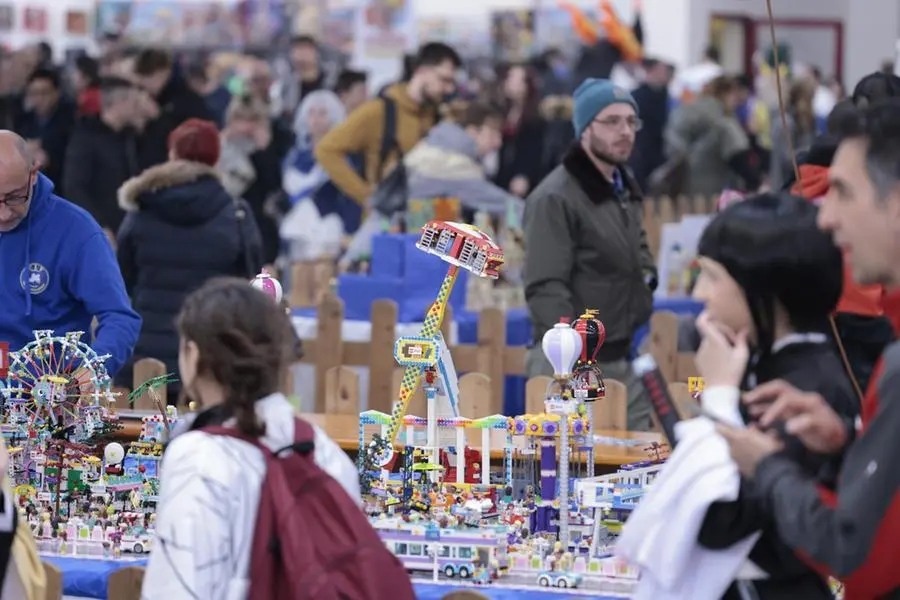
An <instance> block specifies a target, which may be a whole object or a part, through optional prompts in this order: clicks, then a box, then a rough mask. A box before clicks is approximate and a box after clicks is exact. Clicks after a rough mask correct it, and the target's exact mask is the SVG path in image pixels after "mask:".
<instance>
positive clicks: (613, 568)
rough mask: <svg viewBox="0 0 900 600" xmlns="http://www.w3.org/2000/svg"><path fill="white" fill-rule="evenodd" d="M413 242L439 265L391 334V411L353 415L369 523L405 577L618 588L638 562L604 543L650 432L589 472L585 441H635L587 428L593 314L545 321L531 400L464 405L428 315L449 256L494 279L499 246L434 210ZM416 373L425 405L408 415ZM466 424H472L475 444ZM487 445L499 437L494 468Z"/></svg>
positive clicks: (600, 391) (601, 335)
mask: <svg viewBox="0 0 900 600" xmlns="http://www.w3.org/2000/svg"><path fill="white" fill-rule="evenodd" d="M417 247H418V248H419V249H420V250H422V251H425V252H428V253H431V254H434V255H437V256H439V257H440V258H442V259H443V260H445V261H446V262H448V263H449V267H448V270H447V275H446V277H445V278H444V281H443V284H442V285H441V287H440V290H439V292H438V295H437V298H436V299H435V301H434V303H433V304H432V305H431V308H430V309H429V311H428V313H427V315H426V318H425V322H424V324H423V327H422V330H421V332H420V333H419V335H417V336H414V337H401V338H399V339H397V342H396V344H395V347H394V355H395V358H396V360H397V363H398V364H399V365H400V366H401V367H404V369H405V371H404V374H403V379H402V385H401V389H400V393H399V398H398V400H397V402H396V403H395V404H394V407H393V410H392V412H391V414H385V413H381V412H377V411H367V412H364V413H363V414H362V415H360V423H359V453H358V456H359V459H358V467H359V471H360V479H361V482H362V490H363V496H364V505H365V509H366V511H367V513H368V514H369V516H370V520H371V523H372V524H373V526H374V527H375V528H376V530H377V531H378V532H379V534H380V535H381V537H382V539H383V540H384V541H385V543H386V544H387V546H388V548H390V549H391V551H392V552H393V553H394V554H395V555H396V556H397V557H398V558H399V559H400V560H401V561H402V562H403V564H404V565H405V566H406V568H407V569H408V570H409V571H410V572H412V573H413V574H414V576H417V577H429V578H431V579H433V580H435V581H437V580H439V579H443V580H450V581H451V582H452V583H453V585H460V584H462V585H467V584H473V585H478V584H494V585H511V586H517V587H518V586H526V587H533V586H542V587H554V588H567V592H568V593H573V591H572V590H571V588H579V589H578V590H577V591H576V592H575V593H578V592H589V591H593V592H595V593H597V592H602V593H605V594H609V593H628V592H629V591H630V590H631V588H632V587H633V585H634V583H635V582H636V581H637V572H636V571H635V570H634V569H633V568H631V567H630V566H629V565H627V564H625V563H623V562H622V561H621V560H619V559H618V558H616V557H615V556H614V555H613V552H612V549H613V544H614V542H615V539H616V537H617V535H618V533H619V531H621V528H622V525H623V522H624V521H625V519H626V518H627V516H628V514H629V513H630V512H631V511H632V510H633V509H634V508H635V506H636V504H637V502H638V501H639V500H640V498H641V496H642V495H643V494H644V492H645V490H646V489H647V488H648V486H650V485H651V484H652V482H653V480H654V478H655V477H656V474H657V472H658V470H659V468H660V463H661V462H662V459H663V456H661V452H660V450H661V448H660V446H659V444H656V445H655V446H654V447H652V448H648V460H646V461H643V462H640V463H637V464H633V465H626V466H623V467H622V468H621V469H619V470H618V471H617V472H616V473H613V474H610V475H601V476H595V473H594V456H593V452H594V446H595V444H597V443H604V444H612V445H637V444H641V445H646V444H647V443H646V442H630V441H628V440H623V439H618V438H602V439H598V437H597V436H595V435H594V428H593V404H594V403H595V402H597V401H603V398H604V396H605V387H604V383H603V374H602V372H601V371H600V369H599V367H598V366H597V363H596V356H597V353H598V351H599V349H600V347H601V346H602V344H603V342H604V339H605V329H604V326H603V323H602V322H601V321H600V320H599V319H598V318H597V314H596V313H595V312H593V311H587V312H586V313H585V314H584V315H582V316H581V317H580V318H578V319H577V320H576V321H575V322H574V323H571V324H570V323H568V322H567V321H565V320H562V321H561V322H560V323H558V324H557V325H556V326H555V327H554V328H553V329H551V330H550V331H548V332H547V333H546V335H545V336H544V338H543V342H542V347H543V351H544V354H545V355H546V356H547V359H548V360H549V361H550V364H551V365H552V366H553V369H554V376H553V379H552V382H551V383H550V385H549V387H548V388H547V392H546V398H545V403H544V411H543V412H541V413H539V414H526V415H519V416H513V417H507V416H503V415H493V416H486V417H482V418H467V417H465V416H463V415H460V414H459V402H458V386H457V379H456V372H455V370H454V368H453V363H452V357H451V355H450V352H449V350H448V347H447V344H446V341H445V340H444V338H443V336H442V334H441V322H442V320H443V315H444V309H445V306H446V303H447V300H448V298H449V295H450V292H451V290H452V288H453V284H454V282H455V280H456V276H457V274H458V272H459V269H466V270H468V271H469V272H471V273H472V274H474V275H476V276H479V277H488V278H496V277H497V271H498V269H499V268H500V267H501V265H502V263H503V254H502V252H501V250H500V249H499V248H498V247H497V245H496V244H494V242H493V241H492V240H491V239H490V238H488V237H487V236H486V235H485V234H484V233H483V232H482V231H480V230H478V229H477V228H474V227H472V226H469V225H463V224H459V223H449V222H439V221H432V222H430V223H428V224H427V225H425V226H424V227H423V228H422V233H421V237H420V239H419V241H418V243H417ZM420 382H422V384H423V386H424V392H425V398H426V412H427V414H426V415H425V416H424V417H420V416H414V415H408V414H407V408H408V406H409V401H410V398H411V397H412V394H413V393H414V392H415V390H416V387H417V386H418V385H419V383H420ZM472 431H480V436H475V440H473V442H474V443H470V441H469V439H470V438H469V434H470V432H472ZM493 448H501V449H502V451H501V452H500V453H499V454H500V455H501V456H502V468H497V469H496V470H494V469H492V468H491V452H492V449H493ZM663 450H664V449H663ZM662 454H664V451H663V452H662Z"/></svg>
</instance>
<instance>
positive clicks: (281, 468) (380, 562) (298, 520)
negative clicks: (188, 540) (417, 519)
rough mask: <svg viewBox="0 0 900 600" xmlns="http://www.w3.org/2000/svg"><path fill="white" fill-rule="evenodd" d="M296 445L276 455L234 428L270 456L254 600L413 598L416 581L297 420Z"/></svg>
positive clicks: (216, 431) (223, 431) (256, 545)
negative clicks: (323, 463)
mask: <svg viewBox="0 0 900 600" xmlns="http://www.w3.org/2000/svg"><path fill="white" fill-rule="evenodd" d="M294 430H295V434H294V436H295V437H294V440H295V441H294V443H293V444H291V445H290V446H287V447H285V448H282V449H280V450H278V451H276V452H272V451H271V450H269V449H268V448H267V447H266V446H264V445H262V444H261V443H260V442H259V440H257V439H255V438H250V437H248V436H245V435H243V434H242V433H240V432H239V431H237V430H236V429H233V428H230V427H222V426H214V427H204V428H202V429H201V431H205V432H207V433H209V434H212V435H223V436H228V437H232V438H237V439H240V440H243V441H245V442H247V443H250V444H253V445H254V446H256V448H258V449H259V450H260V451H261V452H262V453H263V455H264V456H265V459H266V475H265V478H264V479H263V483H262V489H261V491H260V498H259V509H258V512H257V515H256V527H255V529H254V533H253V542H252V544H253V545H252V547H251V551H250V591H249V595H248V599H249V600H307V599H308V600H381V599H383V600H388V599H390V600H412V599H414V598H415V594H414V593H413V588H412V582H411V581H410V578H409V575H408V574H407V572H406V570H405V569H404V568H403V565H402V564H401V563H400V561H399V560H398V559H397V557H395V556H394V555H393V554H391V552H390V551H389V550H388V549H387V547H386V546H385V544H384V542H383V541H382V540H381V538H380V537H379V536H378V533H377V532H376V531H375V529H373V528H372V526H371V525H370V524H369V522H368V520H367V519H366V516H365V514H364V513H363V511H362V510H361V509H360V507H359V506H357V504H356V502H354V501H353V499H351V498H350V496H349V495H348V494H347V492H346V491H344V489H343V488H342V487H341V484H340V483H338V481H337V480H336V479H334V478H333V477H331V475H329V474H328V473H326V472H325V471H323V470H322V469H321V468H320V467H319V466H318V465H317V464H316V462H315V457H314V452H315V442H314V440H315V431H314V430H313V428H312V426H311V425H310V424H309V423H307V422H306V421H304V420H302V419H295V420H294Z"/></svg>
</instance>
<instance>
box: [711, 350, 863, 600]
mask: <svg viewBox="0 0 900 600" xmlns="http://www.w3.org/2000/svg"><path fill="white" fill-rule="evenodd" d="M751 374H752V377H755V379H756V383H757V384H761V383H765V382H767V381H773V380H775V379H783V380H785V381H787V382H788V383H790V384H792V385H793V386H795V387H797V388H798V389H800V390H802V391H806V392H817V393H819V394H821V396H822V397H823V398H825V400H826V401H827V402H828V403H829V404H830V405H831V407H832V408H833V409H834V410H835V412H837V413H838V414H839V415H841V416H842V417H843V418H844V419H846V420H847V421H848V422H850V423H853V422H854V421H855V419H856V417H857V415H858V414H859V402H858V399H857V397H856V394H855V393H854V391H853V387H852V386H851V384H850V380H849V378H848V377H847V374H846V371H845V370H844V366H843V364H842V363H841V359H840V358H839V356H838V354H837V350H836V349H835V348H834V346H833V345H832V344H831V342H830V340H829V341H828V342H826V343H819V344H814V343H795V344H790V345H788V346H785V347H784V348H782V349H781V350H780V351H778V352H777V353H775V354H773V355H771V356H769V357H767V358H764V359H762V360H760V361H759V363H758V364H757V365H755V366H754V367H753V368H752V369H751V370H750V371H749V373H748V378H749V375H751ZM741 409H742V414H743V417H744V420H745V421H746V422H747V423H750V422H751V419H750V417H749V415H748V414H747V412H746V408H745V407H744V406H743V405H742V407H741ZM783 452H784V454H785V455H786V456H788V457H790V459H791V460H792V461H793V462H795V463H797V464H799V465H800V466H801V467H802V468H803V470H804V471H805V472H806V473H807V474H808V475H809V476H810V477H813V478H815V479H817V480H818V482H819V484H820V485H822V486H824V487H826V488H832V489H833V487H834V486H835V484H836V483H837V477H836V475H837V472H838V470H839V468H840V457H833V456H823V455H820V454H815V453H813V452H810V451H809V450H807V449H806V448H805V447H804V446H803V444H802V443H800V442H799V441H798V440H797V439H796V438H792V437H788V438H786V440H785V449H784V451H783ZM766 511H767V508H766V507H765V506H763V504H762V502H760V501H759V499H758V498H757V497H756V496H755V495H754V489H753V482H752V481H748V480H742V481H741V491H740V496H739V497H738V500H736V501H735V502H714V503H713V504H712V506H711V507H710V509H709V511H708V512H707V514H706V519H705V520H704V522H703V526H702V528H701V530H700V537H699V542H700V544H701V545H703V546H705V547H707V548H711V549H724V548H727V547H729V546H731V545H732V544H735V543H737V542H738V541H740V540H742V539H744V538H745V537H747V536H748V535H750V534H751V533H754V532H756V531H760V530H761V531H762V535H761V536H760V538H759V540H758V541H757V542H756V545H755V546H754V547H753V549H752V550H751V551H750V560H751V561H753V562H754V563H755V564H756V565H757V566H759V567H760V568H761V569H762V570H763V571H765V572H766V573H768V574H769V578H768V579H764V580H757V581H754V582H752V583H751V584H750V585H752V586H753V587H754V588H755V592H756V593H755V595H752V594H751V597H754V598H758V600H794V599H799V598H803V599H804V600H816V599H817V598H821V599H822V600H826V599H830V598H832V595H831V591H830V589H829V587H828V584H827V583H826V582H825V580H824V579H822V578H821V577H820V576H819V575H818V574H817V573H816V572H815V571H813V570H812V568H810V567H809V565H808V564H807V563H805V562H804V561H803V560H801V558H800V557H799V556H797V554H796V553H795V552H794V551H793V550H791V548H789V547H788V546H787V545H786V544H785V543H784V542H782V541H781V539H780V538H779V537H778V532H777V531H776V529H775V526H774V523H773V522H772V520H771V519H770V518H769V517H768V516H767V514H766ZM743 597H744V596H742V594H741V592H740V590H739V589H738V584H732V586H731V587H730V588H729V589H728V591H727V592H726V594H725V596H724V600H741V598H743Z"/></svg>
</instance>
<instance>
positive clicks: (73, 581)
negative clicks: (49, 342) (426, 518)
mask: <svg viewBox="0 0 900 600" xmlns="http://www.w3.org/2000/svg"><path fill="white" fill-rule="evenodd" d="M42 558H43V559H44V560H46V561H47V562H49V563H52V564H53V565H55V566H56V567H57V568H58V569H59V570H60V571H61V572H62V576H63V594H64V595H66V596H77V597H80V598H100V599H105V598H106V588H107V581H108V580H109V576H110V575H111V574H112V573H113V572H114V571H117V570H118V569H122V568H124V567H136V566H141V567H143V566H146V565H147V561H146V560H142V559H122V560H102V559H91V558H73V557H72V558H70V557H60V556H42ZM415 589H416V598H418V599H419V600H440V599H441V598H443V597H444V596H445V595H447V594H448V593H450V592H452V591H453V590H454V589H455V588H453V587H452V586H449V585H437V584H429V583H416V584H415ZM477 591H479V592H481V593H482V594H484V595H485V596H487V597H488V598H491V600H560V598H565V597H572V596H574V594H572V593H571V592H569V593H567V592H555V591H550V590H547V591H544V590H540V591H534V592H532V591H527V592H525V591H522V590H517V589H503V588H498V587H493V586H481V587H479V588H477ZM577 597H579V598H593V599H594V600H613V598H611V597H607V596H600V595H591V596H585V595H581V594H579V595H578V596H577Z"/></svg>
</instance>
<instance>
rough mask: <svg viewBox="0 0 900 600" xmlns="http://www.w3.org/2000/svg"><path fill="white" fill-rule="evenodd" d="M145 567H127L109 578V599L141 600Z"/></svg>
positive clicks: (107, 589) (107, 588)
mask: <svg viewBox="0 0 900 600" xmlns="http://www.w3.org/2000/svg"><path fill="white" fill-rule="evenodd" d="M143 584H144V567H125V568H123V569H119V570H118V571H115V572H113V573H112V574H111V575H110V576H109V580H108V583H107V587H106V591H107V597H109V598H115V600H141V586H142V585H143Z"/></svg>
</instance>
